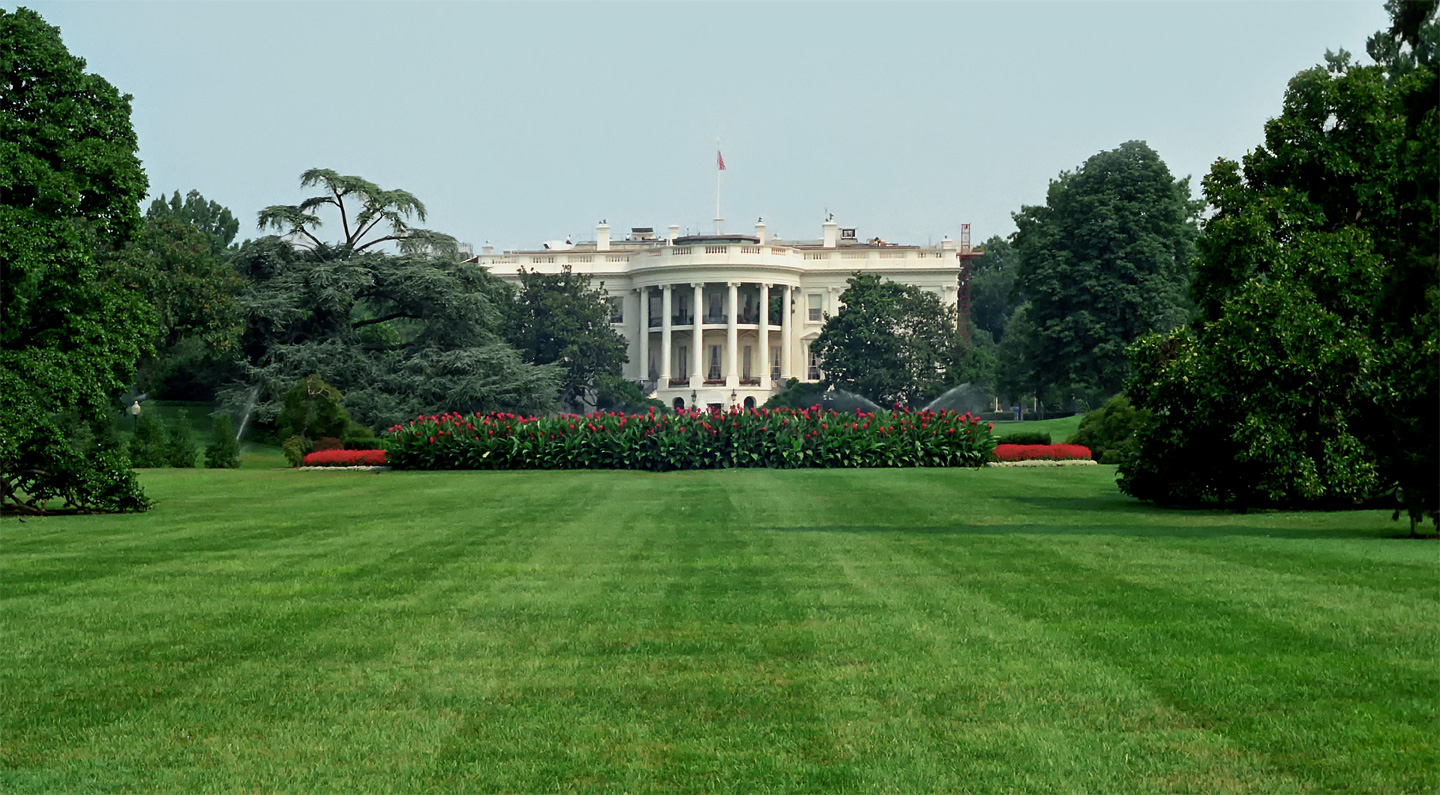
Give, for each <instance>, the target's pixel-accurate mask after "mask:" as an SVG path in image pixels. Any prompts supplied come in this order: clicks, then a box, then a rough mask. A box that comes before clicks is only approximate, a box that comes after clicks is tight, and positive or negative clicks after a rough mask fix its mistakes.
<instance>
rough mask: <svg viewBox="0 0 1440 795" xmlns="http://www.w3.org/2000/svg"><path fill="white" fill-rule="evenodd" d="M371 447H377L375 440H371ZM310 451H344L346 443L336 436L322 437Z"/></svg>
mask: <svg viewBox="0 0 1440 795" xmlns="http://www.w3.org/2000/svg"><path fill="white" fill-rule="evenodd" d="M370 447H371V448H373V447H375V440H374V439H372V440H370ZM310 449H311V450H312V451H319V450H344V449H345V442H344V441H342V440H340V439H336V438H335V437H334V436H322V437H320V438H319V439H316V440H315V443H314V444H312V445H311V446H310Z"/></svg>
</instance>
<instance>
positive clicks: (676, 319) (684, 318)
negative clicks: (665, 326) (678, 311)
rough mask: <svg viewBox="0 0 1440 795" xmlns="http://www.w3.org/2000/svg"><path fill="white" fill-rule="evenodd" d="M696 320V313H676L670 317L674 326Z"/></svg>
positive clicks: (686, 324)
mask: <svg viewBox="0 0 1440 795" xmlns="http://www.w3.org/2000/svg"><path fill="white" fill-rule="evenodd" d="M694 322H695V316H694V315H674V316H672V317H671V318H670V325H672V326H688V325H690V324H691V323H694Z"/></svg>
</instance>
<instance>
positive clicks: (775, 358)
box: [770, 345, 780, 381]
mask: <svg viewBox="0 0 1440 795" xmlns="http://www.w3.org/2000/svg"><path fill="white" fill-rule="evenodd" d="M770 378H771V379H772V380H775V381H779V380H780V346H779V345H776V346H775V347H773V348H771V349H770Z"/></svg>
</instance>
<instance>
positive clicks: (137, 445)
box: [130, 414, 169, 469]
mask: <svg viewBox="0 0 1440 795" xmlns="http://www.w3.org/2000/svg"><path fill="white" fill-rule="evenodd" d="M168 463H169V461H168V460H167V456H166V451H165V426H164V425H163V424H161V422H160V420H158V419H156V418H155V415H153V414H141V415H140V419H139V421H138V422H137V423H136V425H135V435H134V436H132V437H130V465H131V466H134V467H138V468H141V469H149V468H152V467H163V466H166V465H167V464H168Z"/></svg>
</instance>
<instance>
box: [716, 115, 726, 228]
mask: <svg viewBox="0 0 1440 795" xmlns="http://www.w3.org/2000/svg"><path fill="white" fill-rule="evenodd" d="M715 166H716V168H715V234H717V235H718V234H720V222H721V221H722V220H723V219H722V217H721V215H720V178H721V177H722V176H724V174H725V159H724V157H723V156H722V155H721V154H720V139H719V138H716V139H715Z"/></svg>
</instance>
